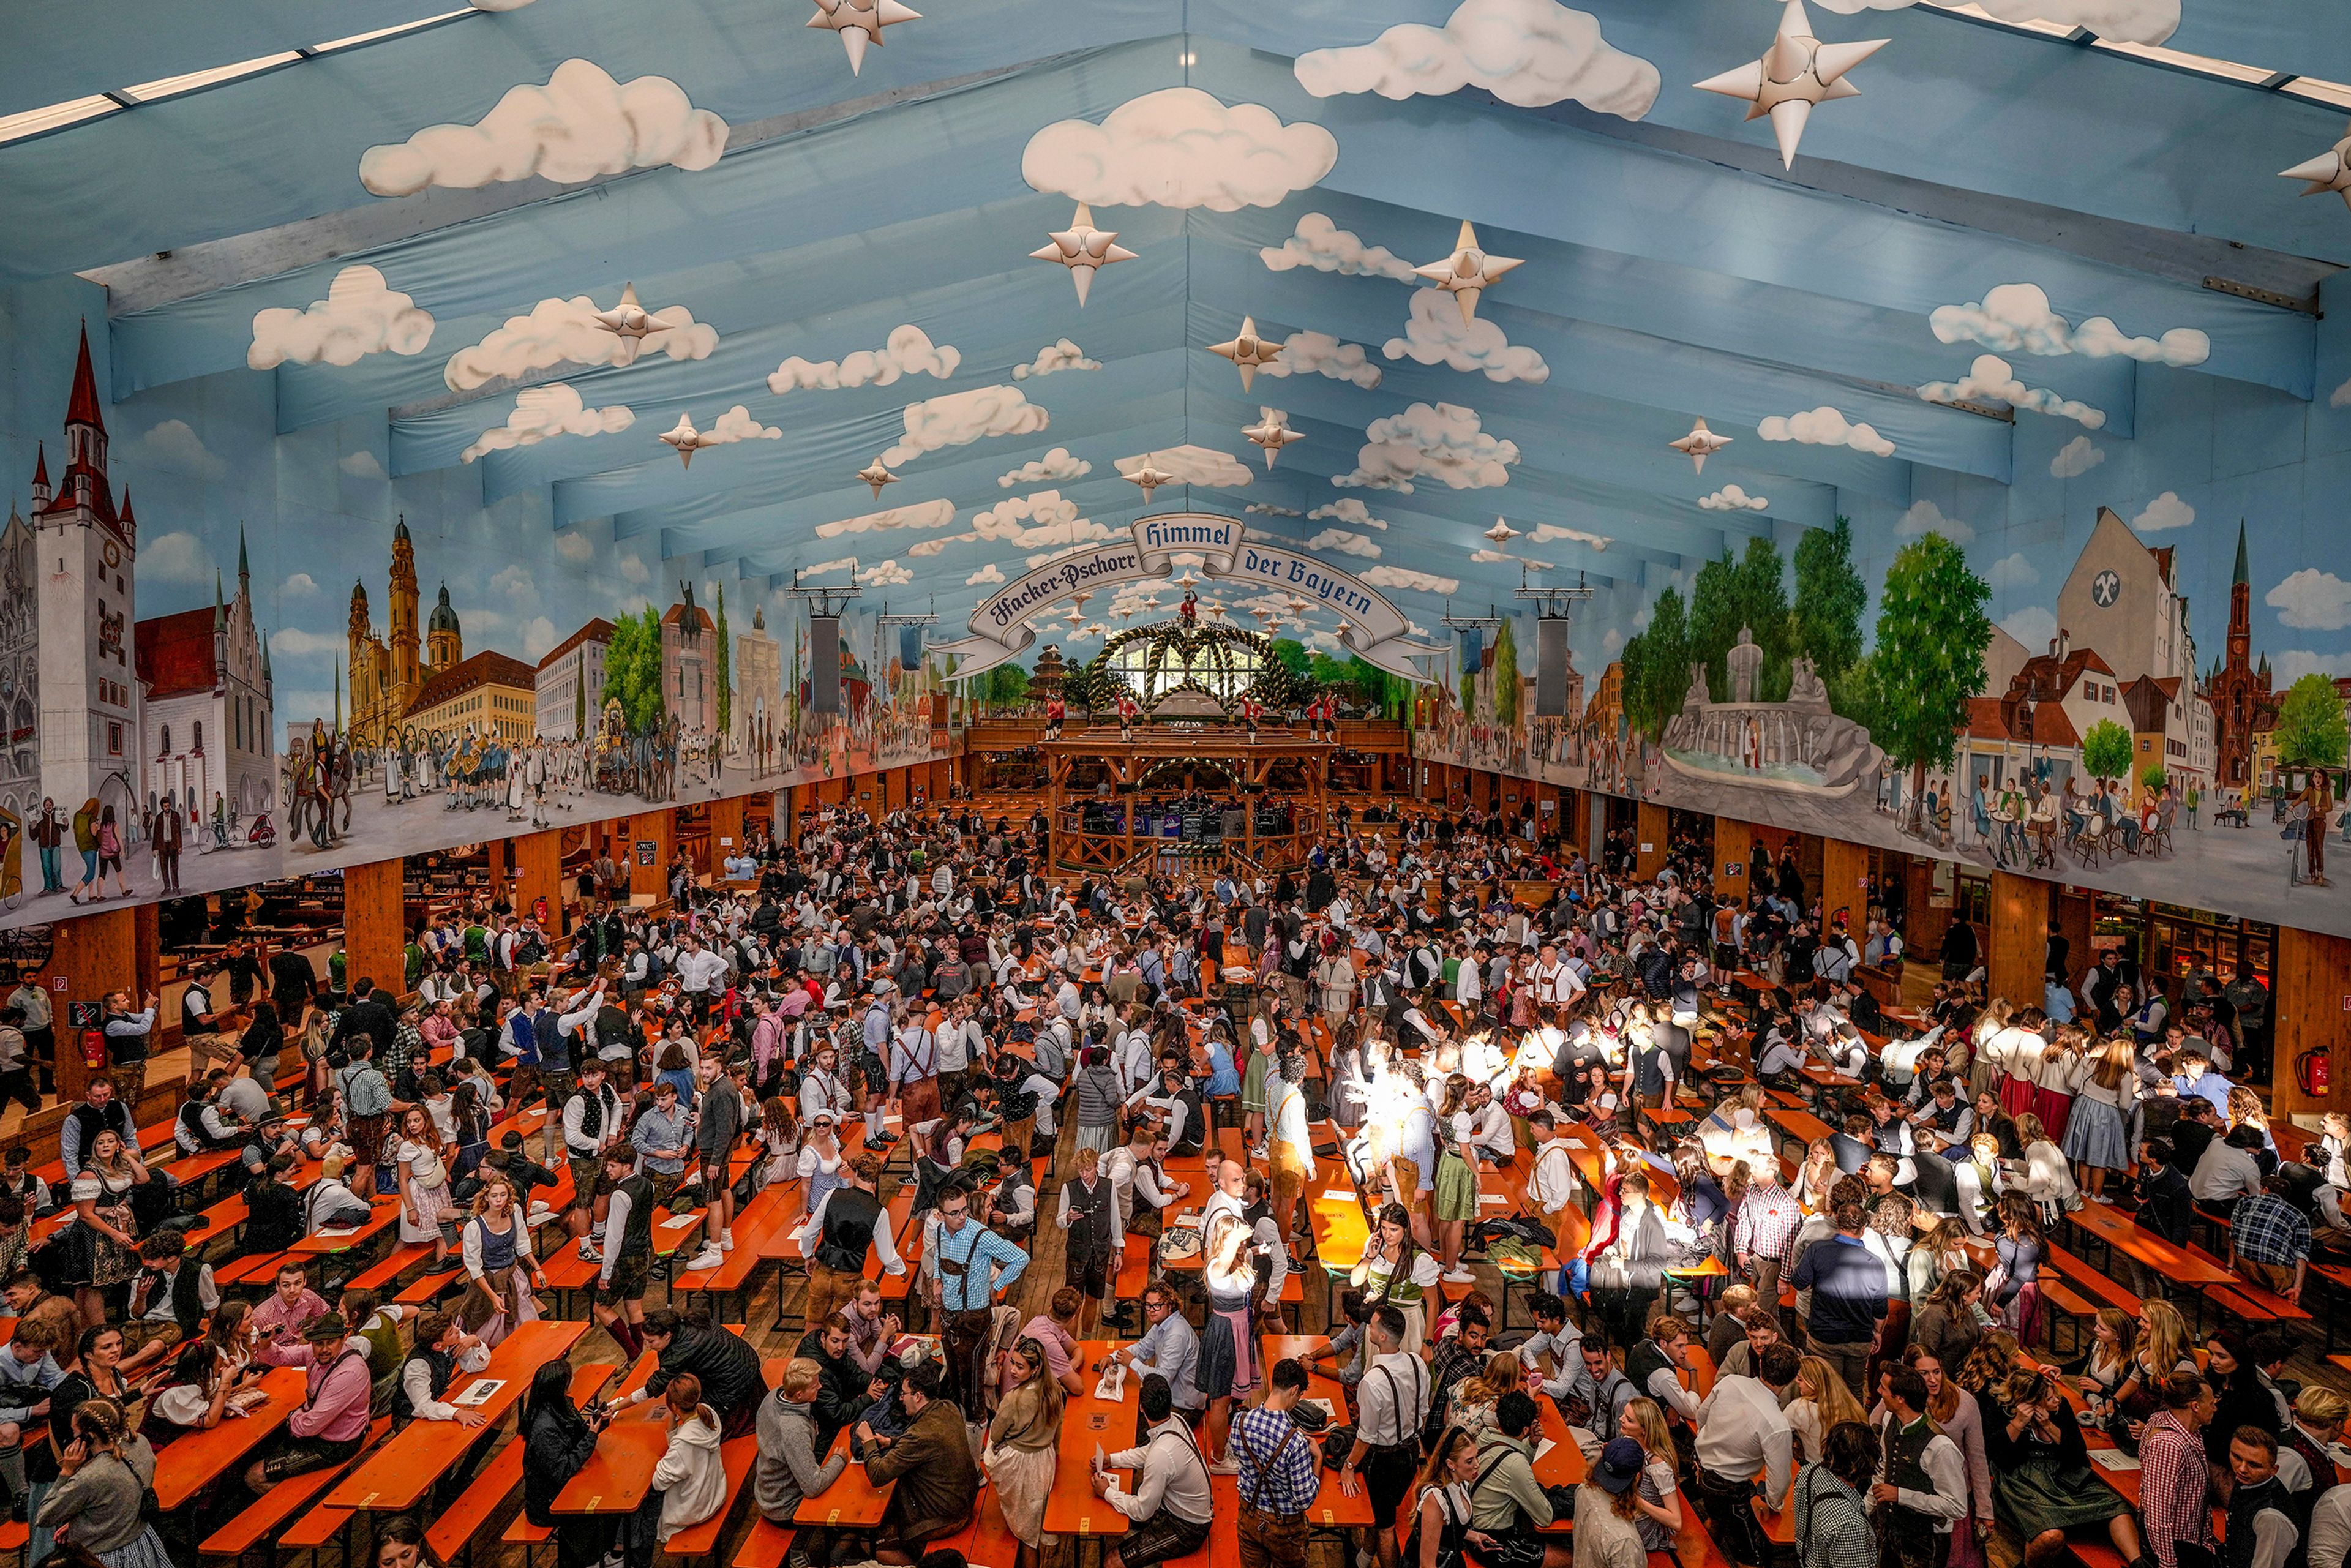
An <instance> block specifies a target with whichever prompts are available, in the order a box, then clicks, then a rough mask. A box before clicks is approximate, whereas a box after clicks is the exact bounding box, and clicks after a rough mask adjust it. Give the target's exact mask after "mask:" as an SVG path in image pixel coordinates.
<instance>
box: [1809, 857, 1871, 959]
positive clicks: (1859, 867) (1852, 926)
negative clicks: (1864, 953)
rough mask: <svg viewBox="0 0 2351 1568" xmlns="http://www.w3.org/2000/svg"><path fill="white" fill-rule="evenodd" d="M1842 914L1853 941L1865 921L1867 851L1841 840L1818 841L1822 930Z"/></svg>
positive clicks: (1864, 925)
mask: <svg viewBox="0 0 2351 1568" xmlns="http://www.w3.org/2000/svg"><path fill="white" fill-rule="evenodd" d="M1840 914H1841V915H1844V927H1845V931H1846V932H1847V934H1849V935H1850V936H1852V937H1853V939H1854V940H1855V942H1859V941H1860V940H1861V936H1862V933H1863V932H1864V931H1865V930H1866V929H1867V928H1868V922H1869V851H1868V850H1866V849H1865V848H1864V847H1862V846H1861V845H1859V844H1853V843H1847V842H1846V841H1844V840H1843V839H1823V840H1822V841H1821V924H1822V925H1823V928H1824V929H1825V928H1826V927H1828V926H1831V925H1835V924H1836V919H1837V916H1838V915H1840Z"/></svg>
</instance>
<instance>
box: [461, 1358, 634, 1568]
mask: <svg viewBox="0 0 2351 1568" xmlns="http://www.w3.org/2000/svg"><path fill="white" fill-rule="evenodd" d="M619 1370H620V1368H618V1367H616V1366H614V1365H613V1364H611V1363H610V1362H605V1361H591V1362H589V1363H587V1364H584V1365H582V1366H580V1368H578V1369H577V1370H576V1371H574V1372H573V1373H572V1375H571V1402H572V1403H573V1404H575V1405H585V1404H587V1403H588V1401H590V1399H593V1398H595V1397H596V1396H597V1395H598V1394H600V1393H601V1392H603V1388H604V1385H606V1384H607V1383H610V1382H611V1380H612V1377H613V1375H614V1374H615V1373H617V1372H619ZM525 1447H526V1445H525V1444H524V1442H523V1440H522V1437H521V1435H520V1434H519V1433H517V1435H516V1436H515V1438H514V1440H513V1441H511V1442H509V1443H507V1445H506V1446H505V1447H504V1448H500V1449H499V1450H498V1451H497V1452H496V1454H495V1455H493V1456H492V1457H491V1458H490V1461H489V1462H488V1463H487V1464H486V1465H484V1466H483V1467H482V1469H481V1471H480V1473H478V1474H477V1475H475V1477H474V1479H473V1484H471V1485H470V1486H468V1487H466V1489H465V1491H464V1492H463V1493H461V1494H460V1495H459V1497H458V1499H457V1500H456V1501H455V1502H454V1503H451V1504H450V1505H449V1507H448V1508H447V1509H446V1510H445V1511H443V1513H442V1515H441V1517H440V1518H439V1519H436V1520H434V1521H433V1525H432V1528H430V1529H428V1530H427V1531H425V1532H424V1545H425V1548H426V1550H428V1551H429V1552H432V1554H433V1557H434V1561H435V1562H439V1563H451V1564H455V1563H456V1562H457V1560H458V1558H459V1557H460V1556H461V1555H463V1556H465V1557H466V1558H468V1559H469V1560H470V1558H471V1556H472V1554H473V1550H474V1537H475V1535H477V1534H479V1533H480V1532H481V1530H482V1527H483V1526H484V1525H486V1524H487V1523H489V1521H490V1517H491V1516H492V1515H493V1514H495V1513H496V1512H497V1511H498V1510H499V1508H501V1507H502V1506H504V1504H505V1503H506V1500H507V1499H508V1498H510V1497H512V1496H513V1495H514V1490H515V1488H517V1486H520V1485H521V1484H522V1470H523V1458H524V1448H525Z"/></svg>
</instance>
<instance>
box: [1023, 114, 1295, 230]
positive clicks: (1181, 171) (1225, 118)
mask: <svg viewBox="0 0 2351 1568" xmlns="http://www.w3.org/2000/svg"><path fill="white" fill-rule="evenodd" d="M1338 159H1339V143H1338V141H1336V140H1335V139H1334V138H1333V137H1332V134H1331V133H1330V132H1329V131H1325V130H1323V129H1322V127H1321V126H1319V125H1315V124H1313V123H1311V122H1310V121H1301V122H1299V123H1297V124H1294V125H1284V124H1283V123H1282V122H1281V118H1280V116H1279V115H1277V114H1275V113H1274V112H1273V110H1270V109H1268V108H1266V107H1265V106H1264V105H1262V104H1256V103H1236V104H1230V105H1228V104H1226V103H1224V102H1222V101H1221V100H1219V99H1216V98H1214V97H1211V96H1210V95H1209V94H1207V93H1205V92H1202V91H1201V90H1200V89H1198V88H1196V87H1169V88H1162V89H1159V90H1158V91H1156V92H1147V93H1144V94H1143V95H1142V96H1141V97H1140V98H1132V99H1127V100H1126V101H1125V102H1124V103H1122V104H1120V105H1119V106H1118V107H1117V108H1116V109H1113V110H1111V111H1110V114H1109V117H1108V118H1106V119H1105V120H1103V121H1102V123H1101V124H1100V125H1094V124H1092V123H1091V122H1089V121H1086V120H1056V121H1054V122H1053V123H1052V124H1050V125H1048V126H1046V127H1045V128H1044V129H1043V130H1042V131H1039V132H1037V134H1036V135H1034V136H1032V137H1030V138H1029V145H1028V147H1027V148H1026V149H1025V150H1024V151H1023V152H1021V154H1020V175H1021V178H1023V179H1025V180H1027V181H1028V182H1029V184H1030V185H1031V186H1032V187H1033V188H1035V189H1037V190H1040V191H1059V192H1060V193H1061V194H1063V195H1065V196H1074V197H1076V198H1077V199H1078V200H1079V201H1081V202H1092V203H1094V204H1098V205H1102V206H1112V207H1134V206H1142V205H1144V204H1147V203H1148V204H1157V205H1159V206H1163V207H1207V208H1208V209H1209V210H1210V211H1211V212H1218V213H1230V212H1237V211H1238V210H1239V209H1240V208H1242V207H1270V206H1273V205H1275V204H1278V203H1280V202H1281V201H1283V200H1284V199H1285V198H1287V197H1289V196H1290V194H1291V193H1294V192H1298V191H1303V190H1305V189H1306V188H1307V187H1308V186H1310V185H1312V184H1314V183H1317V182H1318V181H1320V180H1321V179H1322V176H1323V175H1325V174H1328V173H1329V172H1331V165H1332V164H1333V163H1335V162H1338Z"/></svg>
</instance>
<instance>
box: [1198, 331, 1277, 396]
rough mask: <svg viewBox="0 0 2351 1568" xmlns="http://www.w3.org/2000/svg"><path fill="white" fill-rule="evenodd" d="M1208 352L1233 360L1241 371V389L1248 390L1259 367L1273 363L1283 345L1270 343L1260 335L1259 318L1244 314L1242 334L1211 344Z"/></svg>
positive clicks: (1234, 365)
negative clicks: (1258, 331)
mask: <svg viewBox="0 0 2351 1568" xmlns="http://www.w3.org/2000/svg"><path fill="white" fill-rule="evenodd" d="M1208 352H1210V353H1212V354H1215V355H1217V356H1218V357H1219V358H1222V359H1227V360H1230V361H1232V362H1233V368H1234V369H1236V370H1238V371H1240V373H1241V391H1243V392H1247V391H1249V383H1250V382H1253V381H1255V380H1256V379H1257V372H1258V368H1259V366H1260V365H1270V364H1271V363H1273V361H1274V359H1275V358H1276V356H1278V355H1279V354H1280V352H1281V345H1280V344H1279V343H1269V342H1267V341H1266V340H1264V339H1263V338H1260V337H1259V336H1258V335H1257V318H1256V317H1254V316H1244V317H1242V318H1241V330H1240V336H1238V337H1237V338H1234V339H1232V340H1229V341H1227V342H1222V343H1211V344H1209V345H1208Z"/></svg>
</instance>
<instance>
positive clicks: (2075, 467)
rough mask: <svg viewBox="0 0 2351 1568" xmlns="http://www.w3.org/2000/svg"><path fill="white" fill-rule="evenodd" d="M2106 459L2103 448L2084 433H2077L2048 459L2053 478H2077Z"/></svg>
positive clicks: (2050, 474)
mask: <svg viewBox="0 0 2351 1568" xmlns="http://www.w3.org/2000/svg"><path fill="white" fill-rule="evenodd" d="M2105 460H2106V451H2105V447H2103V446H2100V445H2099V444H2097V443H2096V442H2095V441H2092V440H2091V439H2090V438H2089V437H2088V436H2086V435H2077V436H2075V437H2074V439H2073V440H2071V441H2069V442H2067V443H2066V444H2064V446H2063V447H2062V448H2060V449H2059V451H2058V453H2057V455H2056V456H2054V457H2052V458H2051V459H2050V460H2049V476H2050V477H2051V478H2053V479H2078V478H2080V477H2081V476H2083V475H2085V474H2087V473H2088V472H2089V471H2090V470H2091V469H2093V468H2095V467H2096V466H2097V465H2099V464H2101V463H2104V462H2105Z"/></svg>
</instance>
